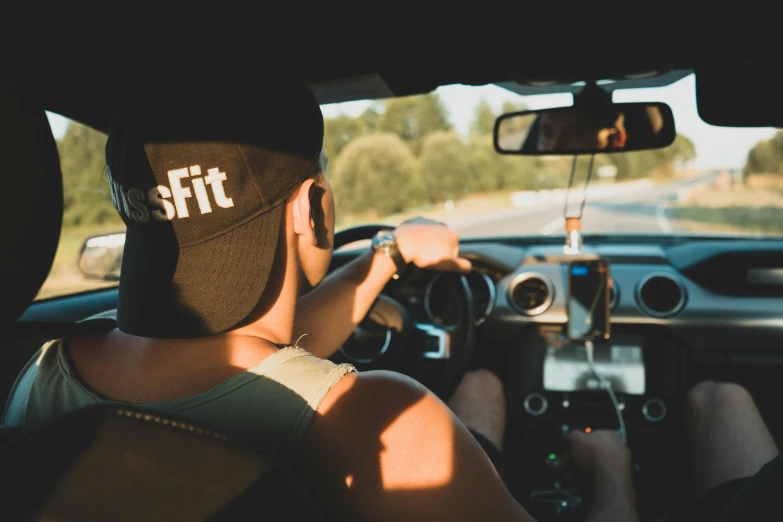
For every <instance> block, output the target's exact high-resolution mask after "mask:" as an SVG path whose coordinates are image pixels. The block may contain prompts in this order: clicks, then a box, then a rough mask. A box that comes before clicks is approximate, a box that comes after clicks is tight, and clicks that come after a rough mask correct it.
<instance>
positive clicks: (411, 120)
mask: <svg viewBox="0 0 783 522" xmlns="http://www.w3.org/2000/svg"><path fill="white" fill-rule="evenodd" d="M375 130H376V131H380V132H388V133H391V134H396V135H397V136H399V137H400V138H402V140H403V141H405V142H406V143H408V144H409V145H410V146H411V147H412V148H413V151H414V152H415V153H416V154H417V155H418V153H419V152H421V147H422V142H423V140H424V137H425V136H427V135H428V134H431V133H433V132H436V131H449V130H451V123H450V122H449V115H448V112H447V111H446V109H445V107H443V103H442V102H441V100H440V97H439V96H438V95H437V94H435V93H430V94H425V95H423V96H407V97H404V98H392V99H390V100H386V103H385V106H384V111H383V114H382V115H381V117H380V118H379V120H378V124H377V127H375Z"/></svg>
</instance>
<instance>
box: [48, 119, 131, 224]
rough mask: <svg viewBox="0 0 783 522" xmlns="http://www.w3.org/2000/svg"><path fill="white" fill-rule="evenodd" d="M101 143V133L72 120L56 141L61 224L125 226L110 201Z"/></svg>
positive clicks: (103, 140)
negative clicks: (58, 157) (60, 181)
mask: <svg viewBox="0 0 783 522" xmlns="http://www.w3.org/2000/svg"><path fill="white" fill-rule="evenodd" d="M105 147H106V135H105V134H103V133H101V132H98V131H96V130H94V129H91V128H90V127H86V126H83V125H79V124H76V123H71V124H70V125H69V126H68V128H67V129H66V131H65V134H64V135H63V137H62V138H61V139H60V140H59V141H58V142H57V150H58V152H59V155H60V167H61V169H62V173H63V189H64V193H63V203H64V211H63V226H66V227H73V226H81V225H103V224H111V223H116V224H117V227H118V228H123V227H124V226H125V225H124V224H123V222H122V220H121V219H120V216H119V214H118V213H117V211H116V210H115V209H114V206H113V205H112V202H111V192H110V191H109V184H108V182H107V179H106V176H105V174H104V166H105V164H106V160H105V158H106V153H105Z"/></svg>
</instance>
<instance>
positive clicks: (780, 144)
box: [745, 131, 783, 174]
mask: <svg viewBox="0 0 783 522" xmlns="http://www.w3.org/2000/svg"><path fill="white" fill-rule="evenodd" d="M782 167H783V131H778V132H777V133H776V134H775V136H773V137H772V138H770V139H768V140H764V141H760V142H758V143H757V144H756V145H755V146H754V147H753V148H752V149H750V152H748V159H747V161H746V162H745V172H746V173H748V174H769V173H775V172H781V170H783V168H782Z"/></svg>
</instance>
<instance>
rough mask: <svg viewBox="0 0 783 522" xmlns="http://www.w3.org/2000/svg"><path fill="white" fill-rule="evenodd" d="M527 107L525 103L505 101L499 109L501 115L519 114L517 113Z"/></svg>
mask: <svg viewBox="0 0 783 522" xmlns="http://www.w3.org/2000/svg"><path fill="white" fill-rule="evenodd" d="M526 110H527V105H525V102H522V101H517V102H514V101H511V100H506V101H504V102H503V106H502V108H501V112H502V113H503V114H506V113H509V112H519V111H526Z"/></svg>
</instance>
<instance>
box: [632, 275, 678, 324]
mask: <svg viewBox="0 0 783 522" xmlns="http://www.w3.org/2000/svg"><path fill="white" fill-rule="evenodd" d="M636 299H637V302H638V304H639V307H640V308H641V309H642V311H643V312H644V313H646V314H647V315H651V316H653V317H671V316H673V315H676V314H677V313H679V312H680V310H682V308H683V307H684V306H685V300H686V293H685V287H684V286H683V284H682V283H681V282H680V280H679V279H677V278H675V277H674V276H672V275H671V274H666V273H658V274H650V275H649V276H647V277H646V278H645V279H644V280H642V282H641V283H639V286H638V287H637V289H636Z"/></svg>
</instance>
